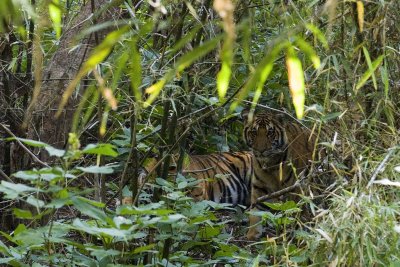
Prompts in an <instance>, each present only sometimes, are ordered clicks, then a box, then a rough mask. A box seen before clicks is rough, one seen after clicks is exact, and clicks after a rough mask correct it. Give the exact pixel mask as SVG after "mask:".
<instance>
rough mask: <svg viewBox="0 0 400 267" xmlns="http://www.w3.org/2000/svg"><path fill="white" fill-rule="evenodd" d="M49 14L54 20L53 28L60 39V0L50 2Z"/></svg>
mask: <svg viewBox="0 0 400 267" xmlns="http://www.w3.org/2000/svg"><path fill="white" fill-rule="evenodd" d="M49 16H50V19H51V21H52V22H53V28H54V30H55V31H56V36H57V39H60V36H61V20H62V12H61V6H60V1H59V0H52V1H51V2H50V3H49Z"/></svg>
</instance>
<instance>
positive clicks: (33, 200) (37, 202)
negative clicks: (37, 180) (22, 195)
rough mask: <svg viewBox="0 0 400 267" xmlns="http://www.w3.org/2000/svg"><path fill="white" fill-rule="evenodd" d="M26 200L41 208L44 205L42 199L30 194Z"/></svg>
mask: <svg viewBox="0 0 400 267" xmlns="http://www.w3.org/2000/svg"><path fill="white" fill-rule="evenodd" d="M26 202H27V203H28V204H30V205H32V206H34V207H36V208H41V207H43V206H44V205H45V203H44V201H43V200H40V199H38V198H36V197H34V196H32V195H30V196H29V197H28V198H27V199H26Z"/></svg>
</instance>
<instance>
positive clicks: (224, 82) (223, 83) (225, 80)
mask: <svg viewBox="0 0 400 267" xmlns="http://www.w3.org/2000/svg"><path fill="white" fill-rule="evenodd" d="M230 78H231V65H230V64H229V63H228V62H223V63H222V66H221V70H220V71H219V72H218V74H217V90H218V96H219V99H220V101H221V100H222V99H224V97H225V95H226V93H227V92H228V87H229V80H230Z"/></svg>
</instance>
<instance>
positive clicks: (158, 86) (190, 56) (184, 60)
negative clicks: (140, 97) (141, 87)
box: [144, 35, 223, 107]
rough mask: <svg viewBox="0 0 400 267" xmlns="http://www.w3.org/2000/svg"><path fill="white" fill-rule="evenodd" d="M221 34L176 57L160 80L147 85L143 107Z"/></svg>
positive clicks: (202, 54) (206, 50)
mask: <svg viewBox="0 0 400 267" xmlns="http://www.w3.org/2000/svg"><path fill="white" fill-rule="evenodd" d="M222 36H223V35H218V36H216V37H214V38H213V39H211V40H209V41H207V42H205V43H203V44H202V45H201V46H198V47H196V48H194V49H193V50H192V51H190V52H189V53H187V54H185V55H183V56H182V57H181V58H179V59H178V61H177V63H176V64H175V66H174V68H173V69H172V70H170V71H168V72H167V73H166V74H165V75H164V77H163V78H161V80H159V81H158V82H157V83H155V84H153V85H152V86H150V87H148V88H147V89H146V90H145V91H146V93H147V94H150V96H149V97H148V98H147V100H146V102H145V103H144V107H148V106H149V105H150V104H151V103H153V101H154V100H155V99H156V97H157V96H158V95H159V94H160V92H161V90H162V89H163V88H164V86H165V85H166V84H167V83H168V82H170V81H171V80H172V79H173V78H174V77H175V75H176V74H177V73H178V72H181V71H183V70H184V69H185V68H187V67H188V66H190V65H191V64H192V63H193V62H195V61H196V60H198V59H200V58H201V57H203V56H205V55H206V54H207V53H209V52H210V51H211V50H213V49H214V48H215V47H216V46H217V44H218V42H219V41H220V40H221V38H222Z"/></svg>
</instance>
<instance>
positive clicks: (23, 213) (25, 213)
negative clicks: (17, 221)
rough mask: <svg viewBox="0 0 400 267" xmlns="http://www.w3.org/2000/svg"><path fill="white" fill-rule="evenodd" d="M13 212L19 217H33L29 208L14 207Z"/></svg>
mask: <svg viewBox="0 0 400 267" xmlns="http://www.w3.org/2000/svg"><path fill="white" fill-rule="evenodd" d="M13 213H14V215H15V216H16V217H18V218H21V219H32V218H33V215H32V212H31V211H29V210H23V209H17V208H14V209H13Z"/></svg>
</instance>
